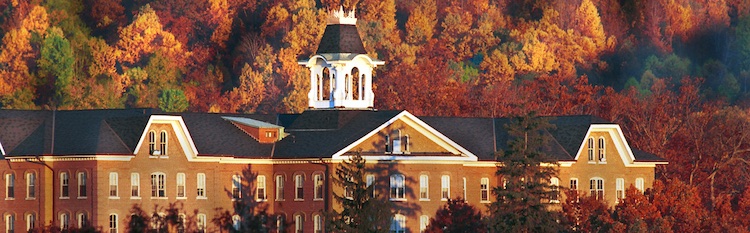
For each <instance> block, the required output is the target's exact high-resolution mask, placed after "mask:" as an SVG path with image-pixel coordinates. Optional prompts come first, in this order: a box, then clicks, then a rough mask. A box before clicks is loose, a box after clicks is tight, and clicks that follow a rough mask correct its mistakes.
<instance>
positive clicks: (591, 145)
mask: <svg viewBox="0 0 750 233" xmlns="http://www.w3.org/2000/svg"><path fill="white" fill-rule="evenodd" d="M588 152H589V162H592V163H593V162H596V160H594V138H589V140H588Z"/></svg>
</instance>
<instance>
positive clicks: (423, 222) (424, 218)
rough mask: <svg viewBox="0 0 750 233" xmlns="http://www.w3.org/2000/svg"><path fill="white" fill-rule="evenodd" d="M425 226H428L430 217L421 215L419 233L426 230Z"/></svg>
mask: <svg viewBox="0 0 750 233" xmlns="http://www.w3.org/2000/svg"><path fill="white" fill-rule="evenodd" d="M427 225H430V217H429V216H427V215H422V216H420V217H419V232H424V231H425V230H427Z"/></svg>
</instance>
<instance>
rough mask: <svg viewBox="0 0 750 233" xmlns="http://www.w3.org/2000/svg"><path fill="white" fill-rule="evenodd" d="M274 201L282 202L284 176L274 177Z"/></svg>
mask: <svg viewBox="0 0 750 233" xmlns="http://www.w3.org/2000/svg"><path fill="white" fill-rule="evenodd" d="M276 200H277V201H283V200H284V176H283V175H276Z"/></svg>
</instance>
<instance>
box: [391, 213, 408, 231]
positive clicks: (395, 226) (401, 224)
mask: <svg viewBox="0 0 750 233" xmlns="http://www.w3.org/2000/svg"><path fill="white" fill-rule="evenodd" d="M405 232H406V216H404V215H401V214H396V215H394V216H393V220H392V221H391V233H405Z"/></svg>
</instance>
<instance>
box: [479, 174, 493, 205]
mask: <svg viewBox="0 0 750 233" xmlns="http://www.w3.org/2000/svg"><path fill="white" fill-rule="evenodd" d="M479 202H480V203H489V202H490V178H488V177H482V179H481V180H480V181H479Z"/></svg>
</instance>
